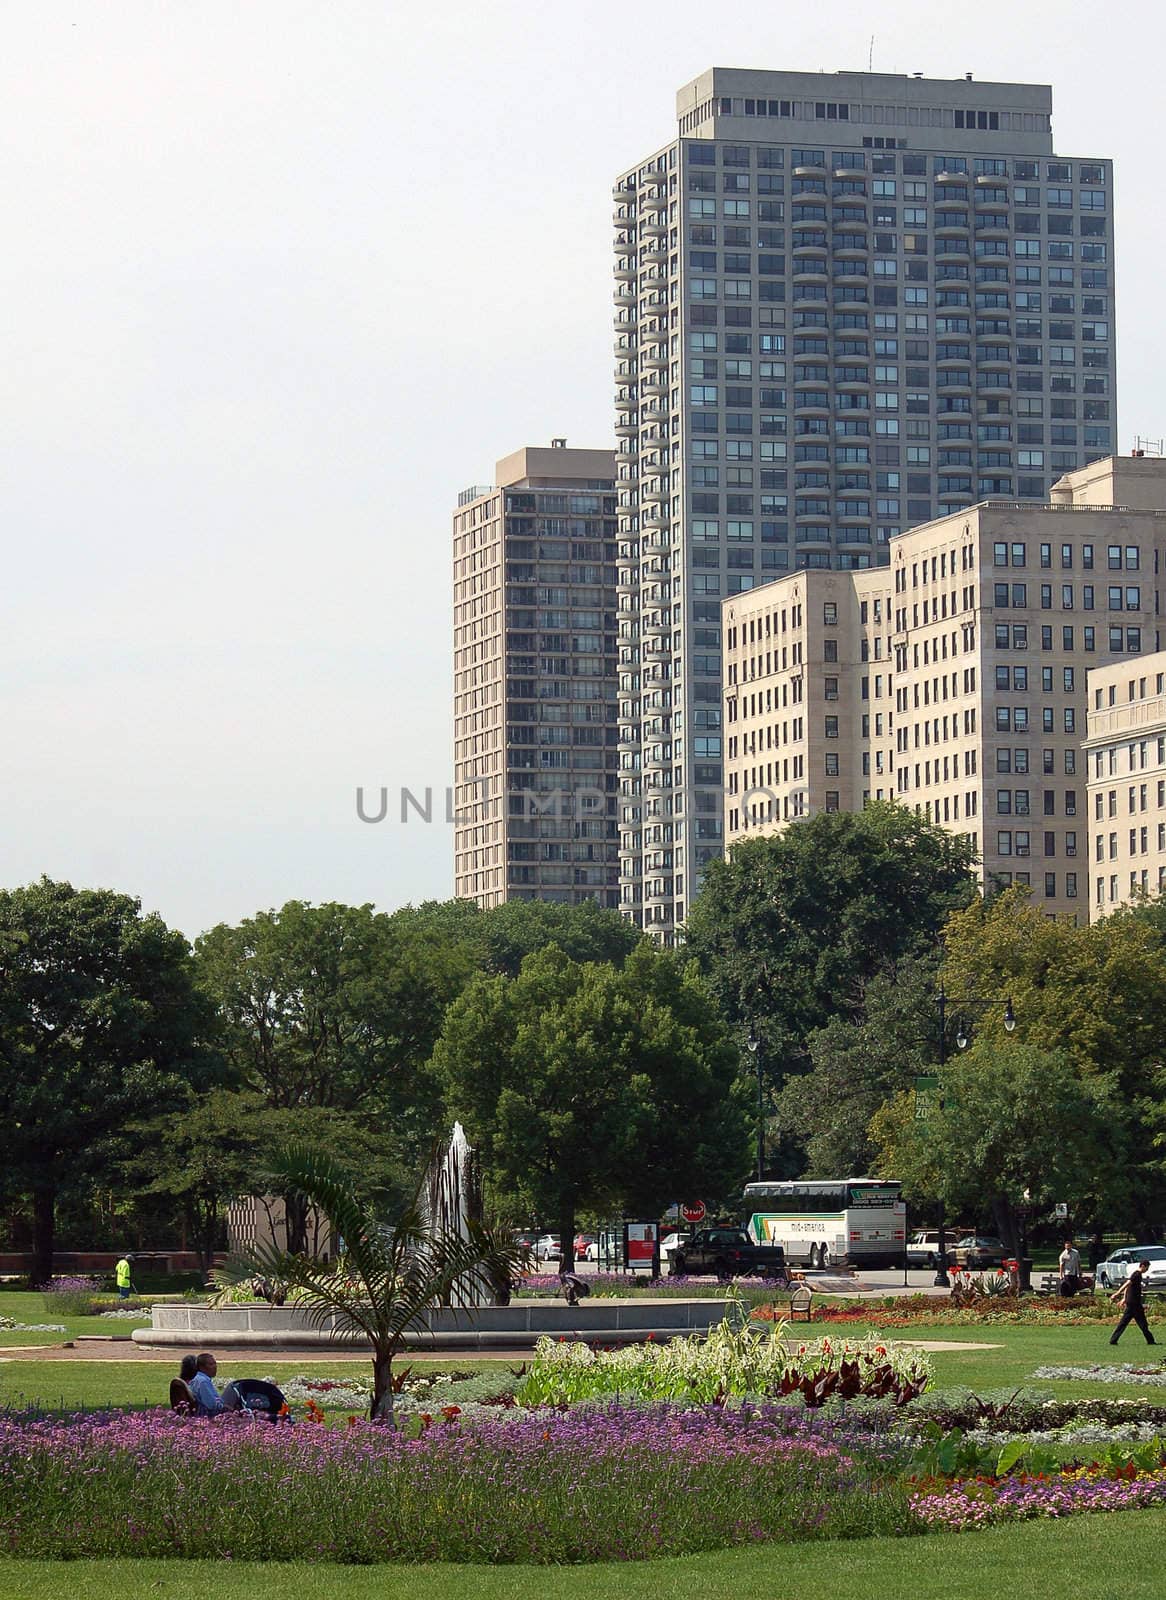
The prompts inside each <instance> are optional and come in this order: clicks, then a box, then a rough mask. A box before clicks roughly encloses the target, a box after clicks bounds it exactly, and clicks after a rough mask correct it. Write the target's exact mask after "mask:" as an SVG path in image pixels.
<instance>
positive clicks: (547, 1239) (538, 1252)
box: [534, 1233, 563, 1261]
mask: <svg viewBox="0 0 1166 1600" xmlns="http://www.w3.org/2000/svg"><path fill="white" fill-rule="evenodd" d="M562 1256H563V1247H562V1245H561V1244H560V1243H559V1236H558V1234H557V1233H544V1234H540V1235H539V1237H538V1238H537V1239H536V1240H535V1245H534V1259H535V1260H536V1261H560V1260H561V1259H562Z"/></svg>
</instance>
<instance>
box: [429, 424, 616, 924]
mask: <svg viewBox="0 0 1166 1600" xmlns="http://www.w3.org/2000/svg"><path fill="white" fill-rule="evenodd" d="M614 477H615V466H614V461H613V458H612V452H611V451H610V450H569V449H567V448H566V442H565V441H564V440H561V439H556V440H555V441H553V443H552V445H551V447H550V448H549V449H543V448H532V447H527V448H526V449H523V450H517V451H515V452H514V454H513V455H509V456H507V457H505V459H504V460H502V461H499V462H498V464H497V468H496V470H495V473H494V484H493V485H491V486H488V487H482V486H480V485H475V486H474V487H473V488H470V489H466V490H464V491H463V493H462V494H460V495H459V496H458V504H457V510H456V511H455V512H454V518H453V548H454V790H453V797H454V893H455V894H456V895H458V896H459V898H465V899H469V900H477V901H478V902H479V904H481V905H482V906H495V905H500V904H501V903H502V902H503V901H504V900H558V901H564V902H566V903H568V904H577V903H578V902H580V901H582V900H596V901H598V902H599V904H600V905H602V906H609V907H614V906H615V905H616V904H617V903H618V893H619V891H618V871H619V868H618V845H617V838H618V834H617V827H618V823H617V790H618V785H619V777H618V752H617V748H616V721H615V714H616V689H615V685H616V668H615V657H616V615H615V572H616V569H615V561H616V520H615V483H614Z"/></svg>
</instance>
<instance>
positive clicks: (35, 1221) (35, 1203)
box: [29, 1183, 57, 1289]
mask: <svg viewBox="0 0 1166 1600" xmlns="http://www.w3.org/2000/svg"><path fill="white" fill-rule="evenodd" d="M56 1226H57V1189H56V1185H55V1184H52V1183H42V1184H38V1186H37V1187H36V1188H35V1189H34V1190H33V1191H32V1267H31V1269H30V1271H29V1284H30V1286H31V1287H32V1288H34V1289H40V1288H43V1287H44V1286H45V1285H46V1284H49V1283H51V1282H52V1278H53V1250H54V1247H55V1243H56Z"/></svg>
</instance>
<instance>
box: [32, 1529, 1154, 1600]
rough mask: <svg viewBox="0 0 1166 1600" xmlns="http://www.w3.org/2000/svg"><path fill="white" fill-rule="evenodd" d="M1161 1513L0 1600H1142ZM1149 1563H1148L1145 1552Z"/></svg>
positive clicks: (91, 1565) (110, 1571)
mask: <svg viewBox="0 0 1166 1600" xmlns="http://www.w3.org/2000/svg"><path fill="white" fill-rule="evenodd" d="M1159 1539H1162V1540H1163V1541H1164V1542H1166V1510H1154V1511H1133V1512H1119V1513H1115V1514H1112V1515H1104V1516H1102V1515H1099V1516H1092V1517H1074V1518H1071V1519H1069V1520H1067V1521H1065V1522H1052V1523H1037V1522H1029V1523H1018V1524H1013V1525H1012V1526H1010V1527H1000V1528H990V1529H987V1530H986V1531H985V1532H983V1533H977V1534H934V1535H931V1536H930V1537H927V1538H921V1539H860V1540H854V1541H852V1542H848V1543H838V1542H835V1543H830V1544H801V1545H762V1546H757V1547H756V1548H753V1549H748V1550H724V1551H718V1552H716V1553H715V1554H713V1555H707V1556H691V1557H686V1558H684V1559H681V1560H669V1561H649V1562H643V1563H635V1562H632V1563H627V1564H622V1565H618V1566H616V1565H601V1566H587V1567H480V1566H473V1567H453V1566H431V1567H334V1566H320V1567H308V1566H280V1565H276V1564H274V1563H267V1564H262V1565H259V1564H240V1565H237V1566H236V1565H230V1564H227V1563H225V1562H224V1563H212V1562H194V1561H189V1562H188V1561H174V1562H166V1561H98V1562H87V1561H72V1562H56V1561H45V1562H35V1561H9V1562H5V1561H3V1560H0V1600H72V1597H74V1596H82V1597H84V1596H88V1595H96V1594H111V1595H112V1594H116V1596H117V1597H118V1600H204V1597H210V1600H287V1597H288V1596H294V1597H295V1600H536V1597H537V1600H657V1597H658V1596H659V1595H661V1594H667V1595H668V1596H669V1597H670V1600H741V1596H742V1595H749V1594H767V1595H784V1596H792V1597H793V1600H941V1597H942V1600H999V1596H1000V1595H1001V1594H1007V1595H1015V1594H1023V1593H1026V1592H1027V1593H1029V1594H1045V1593H1049V1592H1057V1591H1059V1590H1061V1589H1062V1588H1064V1589H1065V1590H1067V1592H1069V1593H1071V1594H1072V1595H1073V1596H1074V1600H1119V1597H1121V1600H1126V1597H1129V1600H1151V1597H1155V1600H1156V1597H1158V1596H1160V1595H1161V1594H1162V1593H1163V1589H1164V1587H1166V1560H1164V1558H1163V1556H1162V1555H1161V1547H1160V1546H1159V1545H1158V1541H1159ZM1156 1551H1157V1552H1158V1553H1155V1552H1156Z"/></svg>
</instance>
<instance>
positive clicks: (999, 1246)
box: [953, 1234, 1008, 1272]
mask: <svg viewBox="0 0 1166 1600" xmlns="http://www.w3.org/2000/svg"><path fill="white" fill-rule="evenodd" d="M953 1253H954V1255H955V1264H956V1266H957V1267H968V1268H969V1269H970V1270H971V1271H972V1272H981V1271H983V1269H984V1268H985V1267H1002V1266H1003V1265H1004V1257H1005V1256H1006V1255H1007V1254H1008V1252H1007V1251H1006V1250H1005V1248H1004V1241H1003V1240H1002V1239H993V1238H991V1237H990V1236H987V1235H985V1234H969V1235H968V1236H967V1238H966V1239H957V1240H956V1242H955V1250H954V1252H953Z"/></svg>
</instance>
